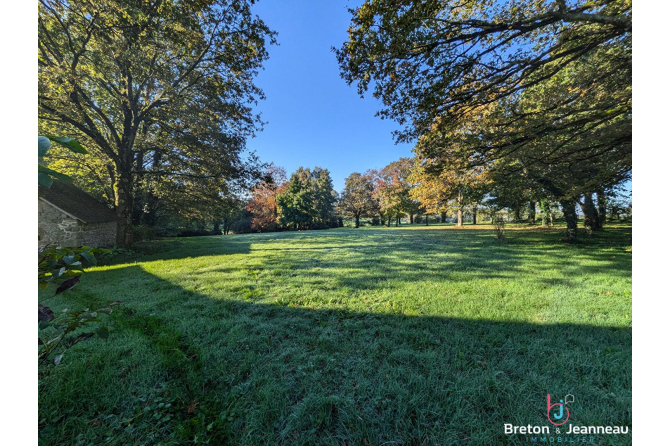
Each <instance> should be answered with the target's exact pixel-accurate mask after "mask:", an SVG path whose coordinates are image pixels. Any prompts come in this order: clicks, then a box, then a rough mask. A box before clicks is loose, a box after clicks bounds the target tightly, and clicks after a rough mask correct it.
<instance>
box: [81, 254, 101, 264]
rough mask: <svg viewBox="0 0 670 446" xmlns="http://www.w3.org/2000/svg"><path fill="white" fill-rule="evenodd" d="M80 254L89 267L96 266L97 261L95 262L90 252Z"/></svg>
mask: <svg viewBox="0 0 670 446" xmlns="http://www.w3.org/2000/svg"><path fill="white" fill-rule="evenodd" d="M80 254H81V256H82V257H83V258H84V260H86V261H87V262H88V263H90V264H91V265H97V263H98V260H97V259H96V258H95V256H94V255H93V254H91V253H90V252H88V251H82V252H80Z"/></svg>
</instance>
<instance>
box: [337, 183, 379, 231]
mask: <svg viewBox="0 0 670 446" xmlns="http://www.w3.org/2000/svg"><path fill="white" fill-rule="evenodd" d="M373 194H374V183H373V176H372V174H371V173H370V172H367V173H365V174H360V173H358V172H354V173H352V174H351V175H349V176H348V177H347V178H346V179H345V180H344V190H343V191H342V193H341V194H340V202H339V203H338V208H339V210H340V212H341V213H342V214H344V215H345V216H347V217H351V218H353V219H355V221H356V227H357V228H358V227H359V226H360V219H361V217H364V218H365V217H372V216H374V215H376V214H377V213H378V212H379V205H378V203H377V200H375V198H374V196H373Z"/></svg>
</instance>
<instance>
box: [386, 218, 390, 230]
mask: <svg viewBox="0 0 670 446" xmlns="http://www.w3.org/2000/svg"><path fill="white" fill-rule="evenodd" d="M386 227H387V228H390V227H391V217H389V220H388V223H386Z"/></svg>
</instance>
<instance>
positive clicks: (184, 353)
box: [40, 265, 631, 445]
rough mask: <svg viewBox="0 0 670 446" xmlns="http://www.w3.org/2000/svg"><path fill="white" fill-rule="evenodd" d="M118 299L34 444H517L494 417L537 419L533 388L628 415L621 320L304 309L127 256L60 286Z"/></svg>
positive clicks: (45, 405)
mask: <svg viewBox="0 0 670 446" xmlns="http://www.w3.org/2000/svg"><path fill="white" fill-rule="evenodd" d="M112 283H113V284H115V285H114V286H113V287H110V286H109V284H112ZM119 296H122V299H121V300H123V301H124V304H123V306H122V307H120V308H121V309H120V311H118V312H117V313H115V314H114V315H113V326H112V329H111V336H110V338H109V339H108V340H107V341H95V342H92V343H88V344H87V343H82V344H80V345H79V346H77V347H76V348H77V349H78V351H79V352H86V353H85V354H84V353H81V354H80V355H79V356H77V355H76V354H73V355H68V356H71V359H69V358H66V360H64V361H63V363H62V364H61V366H59V368H57V369H56V370H55V371H54V372H53V373H52V374H51V376H49V377H48V379H47V380H46V381H45V382H43V383H42V387H41V388H40V419H41V420H44V421H43V423H42V424H41V426H43V428H42V430H41V432H40V435H41V440H42V441H45V442H49V443H53V444H60V443H69V442H71V440H72V439H78V440H79V441H81V442H93V443H96V442H102V440H103V439H104V438H106V437H109V438H112V439H113V441H112V444H131V443H136V444H137V443H146V442H147V441H149V440H148V439H150V438H152V439H153V440H151V441H152V442H157V441H158V440H160V441H162V442H164V443H170V444H187V443H189V442H192V441H193V440H194V438H195V437H196V436H197V437H198V439H199V440H200V441H209V442H211V443H212V444H248V445H255V444H305V445H307V444H318V445H320V444H323V445H326V444H351V445H354V444H356V445H357V444H370V445H373V444H382V443H389V444H440V445H461V444H469V445H495V444H523V443H525V442H526V441H527V439H526V436H524V435H512V436H508V435H505V434H504V431H503V425H504V423H511V424H515V425H523V426H525V425H528V424H530V425H538V426H550V424H549V423H548V420H547V419H546V395H547V393H550V394H551V395H552V397H555V398H561V397H562V396H563V395H565V394H568V393H569V394H573V395H574V396H575V402H574V403H572V404H571V405H570V422H571V423H573V424H576V425H604V426H606V425H626V426H628V425H630V423H631V330H630V328H622V327H603V326H589V325H579V324H551V325H542V324H531V323H523V322H514V321H493V320H476V319H462V318H451V317H434V316H429V317H410V316H405V315H400V314H381V313H370V312H353V311H349V310H346V309H319V310H313V309H309V308H300V307H293V306H292V305H294V304H293V303H291V302H290V301H288V302H286V303H285V304H284V305H282V304H281V301H279V300H278V301H276V302H272V301H264V302H263V303H259V302H253V301H248V300H247V301H245V300H244V299H245V298H244V296H242V295H234V294H233V295H229V294H228V295H226V294H213V295H212V294H203V293H199V292H196V291H193V290H187V289H184V288H182V287H180V286H178V285H175V284H174V283H172V282H170V281H167V280H163V279H161V278H159V277H157V276H155V275H152V274H150V273H148V272H147V271H146V270H145V269H143V268H142V267H141V266H139V265H133V266H127V267H123V268H116V269H109V270H100V271H94V272H92V273H89V274H87V276H86V280H85V282H84V284H83V286H81V287H80V288H79V289H77V290H74V291H73V292H71V293H70V294H69V295H67V296H65V297H64V298H65V299H67V300H68V301H69V302H71V303H75V302H76V303H78V304H80V305H86V306H95V305H97V304H104V303H106V302H109V301H113V300H116V299H117V298H119ZM323 297H327V296H323ZM125 345H141V346H144V347H143V348H144V349H145V350H146V351H144V350H141V349H140V348H139V347H137V349H136V350H134V349H133V348H130V347H129V348H124V346H125ZM103 364H104V366H103ZM129 368H130V369H131V370H134V373H130V374H128V373H126V372H122V369H123V370H126V369H129ZM96 370H103V372H100V373H95V371H96ZM146 374H151V375H152V376H153V377H155V378H153V379H155V380H156V381H157V382H155V383H154V385H153V387H150V386H147V384H146V382H145V381H146V380H145V379H144V377H145V375H146ZM73 377H77V379H78V380H80V381H81V382H78V383H77V385H76V386H69V387H66V388H65V389H64V390H61V391H59V392H53V391H47V390H45V389H54V388H58V386H59V385H62V384H59V383H62V382H63V381H64V380H65V381H67V380H72V379H74V378H73ZM152 389H153V390H152ZM155 389H159V390H155ZM157 398H162V399H163V400H164V401H172V403H171V404H173V406H171V409H169V410H168V409H165V408H164V406H163V408H161V409H160V410H163V411H164V412H159V413H160V414H161V415H160V417H159V419H158V421H156V420H154V418H153V417H154V412H150V413H149V415H147V416H146V417H145V415H144V414H145V412H146V409H144V408H145V407H152V408H153V407H158V406H157V405H156V404H154V405H150V406H149V405H148V404H149V403H147V401H149V402H151V401H155V400H156V399H157ZM138 401H142V403H139V402H138ZM152 404H153V403H152ZM157 404H158V403H157ZM67 410H69V411H70V412H69V413H71V415H70V416H69V417H66V418H63V417H60V418H59V417H58V416H57V415H54V413H56V414H59V413H62V412H64V411H67ZM152 410H153V409H152ZM155 411H159V409H155ZM163 414H167V415H170V417H169V418H168V419H167V420H165V419H164V417H163ZM167 415H166V416H167ZM119 420H122V423H121V421H119ZM161 420H162V421H161ZM157 422H158V423H159V424H158V426H162V427H161V428H160V429H161V430H160V431H157V429H158V428H157V427H156V426H157V424H156V423H157ZM119 423H120V424H119ZM160 423H162V424H160ZM551 427H552V434H553V432H554V430H553V426H551ZM156 432H158V433H156ZM110 433H111V434H110ZM151 435H154V437H151ZM156 435H157V436H156ZM594 441H595V443H594V444H630V443H631V439H630V436H629V435H622V436H595V440H594ZM83 444H84V443H83Z"/></svg>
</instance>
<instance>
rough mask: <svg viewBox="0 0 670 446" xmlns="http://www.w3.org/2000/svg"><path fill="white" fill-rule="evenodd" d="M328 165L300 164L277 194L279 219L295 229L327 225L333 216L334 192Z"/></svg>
mask: <svg viewBox="0 0 670 446" xmlns="http://www.w3.org/2000/svg"><path fill="white" fill-rule="evenodd" d="M332 185H333V181H332V179H331V178H330V173H329V172H328V170H327V169H322V168H320V167H315V168H314V170H313V171H310V170H309V169H305V168H303V167H300V168H299V169H298V170H297V171H295V172H294V173H293V174H292V175H291V178H290V179H289V181H288V183H287V184H286V188H285V189H284V191H283V193H281V194H280V195H278V196H277V205H278V207H279V222H280V223H281V224H282V225H287V226H289V227H292V228H294V229H310V228H312V229H314V228H319V227H321V228H324V227H325V228H327V227H328V226H329V225H331V221H332V219H333V217H334V214H333V204H334V203H335V202H336V201H337V194H336V192H335V191H334V190H333V186H332Z"/></svg>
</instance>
